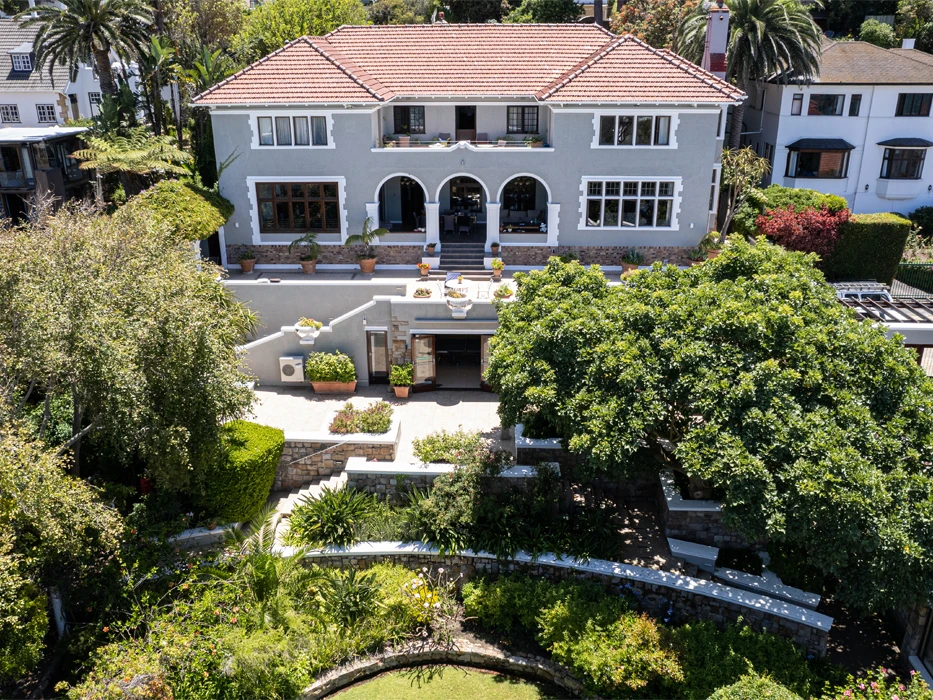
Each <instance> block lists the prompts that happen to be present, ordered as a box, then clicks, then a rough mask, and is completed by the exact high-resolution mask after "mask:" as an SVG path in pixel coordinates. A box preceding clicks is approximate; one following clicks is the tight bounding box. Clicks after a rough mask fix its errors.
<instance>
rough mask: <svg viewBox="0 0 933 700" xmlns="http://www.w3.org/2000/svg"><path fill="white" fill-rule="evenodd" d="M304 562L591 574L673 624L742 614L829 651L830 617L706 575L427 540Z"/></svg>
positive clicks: (465, 574) (453, 572)
mask: <svg viewBox="0 0 933 700" xmlns="http://www.w3.org/2000/svg"><path fill="white" fill-rule="evenodd" d="M392 547H395V548H394V549H392ZM367 548H368V549H367ZM308 561H313V562H315V563H317V564H322V565H324V566H331V567H339V568H343V569H346V568H349V567H353V568H358V569H365V568H367V567H369V566H371V565H373V564H376V563H379V562H384V561H387V562H392V563H395V564H400V565H402V566H405V567H407V568H410V569H412V570H416V569H419V568H421V567H424V566H428V567H434V566H443V567H445V569H447V571H448V572H449V575H450V576H451V578H456V577H458V576H462V579H461V581H462V582H465V581H468V580H469V579H470V578H472V577H473V576H474V575H475V574H477V573H484V574H494V575H498V574H505V573H512V572H524V573H526V574H528V575H530V576H532V577H535V578H538V577H544V578H547V579H549V580H552V581H556V580H561V579H566V578H588V579H593V580H596V581H600V582H602V583H604V584H606V585H607V587H610V588H611V589H613V590H619V589H620V588H622V587H624V588H625V589H626V590H629V591H631V592H632V593H633V595H635V596H636V598H637V599H638V600H639V601H640V604H641V608H642V609H643V610H644V611H645V612H647V613H648V614H650V615H653V616H655V617H658V618H660V619H665V618H666V619H668V620H669V621H672V622H676V621H680V620H711V621H712V622H714V623H715V624H717V625H720V626H721V625H724V624H726V623H734V622H736V621H737V620H738V619H739V618H742V619H743V620H744V621H745V622H746V623H748V624H749V625H751V626H752V627H753V628H754V629H756V630H765V631H768V632H772V633H774V634H779V635H781V636H783V637H787V638H789V639H791V640H793V641H794V642H795V643H796V644H798V645H799V646H801V647H803V648H804V649H806V651H807V652H808V653H811V654H814V655H817V656H824V655H825V654H826V642H827V637H828V634H829V628H830V626H831V625H832V618H830V617H827V616H825V615H821V614H819V613H816V612H813V611H812V610H807V609H806V608H802V607H800V606H797V605H793V604H791V603H786V602H785V601H780V600H776V599H773V598H768V597H766V596H760V595H756V594H752V593H748V592H745V591H741V590H739V589H736V588H732V587H729V586H724V585H721V584H717V583H713V582H711V581H705V580H701V579H695V578H691V577H688V576H681V575H678V574H672V573H669V572H663V571H655V570H652V569H645V568H642V567H637V566H630V565H627V564H619V563H615V562H606V561H602V560H595V559H593V560H589V561H588V562H585V563H583V562H576V561H573V560H569V559H558V558H556V557H554V556H553V555H543V556H541V557H539V558H538V559H537V560H536V561H534V560H532V558H531V557H530V556H529V555H525V554H523V553H519V554H518V555H516V557H515V558H514V559H508V560H497V559H495V557H494V556H493V555H491V554H489V553H485V552H481V553H479V554H477V553H473V552H464V553H461V554H459V555H455V556H441V555H439V554H438V553H437V552H436V550H434V549H433V548H431V547H428V546H420V545H402V544H400V543H384V542H378V543H376V542H374V543H362V544H361V545H357V546H356V547H354V548H353V550H351V551H349V552H347V551H343V552H328V551H324V552H320V551H318V552H312V553H311V554H309V558H308Z"/></svg>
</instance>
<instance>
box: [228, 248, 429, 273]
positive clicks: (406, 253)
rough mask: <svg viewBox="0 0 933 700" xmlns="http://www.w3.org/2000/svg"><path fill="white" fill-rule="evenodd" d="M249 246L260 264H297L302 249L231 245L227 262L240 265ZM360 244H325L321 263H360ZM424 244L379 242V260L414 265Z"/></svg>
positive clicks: (418, 259)
mask: <svg viewBox="0 0 933 700" xmlns="http://www.w3.org/2000/svg"><path fill="white" fill-rule="evenodd" d="M247 248H249V249H250V250H252V251H253V252H254V253H255V254H256V264H257V265H297V264H298V262H299V261H298V257H299V255H300V254H301V253H300V251H298V250H295V251H294V252H292V253H289V252H288V246H285V245H228V246H227V262H228V263H229V264H230V265H238V264H239V263H238V262H237V258H238V257H239V255H240V253H242V252H243V251H244V250H246V249H247ZM358 252H359V247H358V246H357V247H354V246H344V245H322V246H321V257H320V258H318V264H319V265H356V263H357V258H356V254H357V253H358ZM423 252H424V247H423V246H420V245H384V246H376V254H377V256H378V261H377V264H382V265H411V266H412V267H413V268H414V266H415V265H417V264H418V263H419V262H421V255H422V253H423Z"/></svg>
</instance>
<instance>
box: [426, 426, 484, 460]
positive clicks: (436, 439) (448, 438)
mask: <svg viewBox="0 0 933 700" xmlns="http://www.w3.org/2000/svg"><path fill="white" fill-rule="evenodd" d="M411 444H412V449H413V450H414V453H415V457H417V458H418V459H420V460H421V461H422V462H423V463H425V464H430V463H431V462H442V463H447V464H464V463H466V462H471V461H474V460H475V458H476V457H477V456H478V455H479V454H480V453H482V452H485V451H486V441H485V440H484V439H483V435H482V433H480V431H478V430H469V431H468V430H464V429H463V428H459V429H458V430H457V431H456V432H453V433H448V432H447V431H446V430H441V431H440V432H437V433H431V434H430V435H427V436H426V437H423V438H420V439H419V438H415V439H414V440H412V443H411Z"/></svg>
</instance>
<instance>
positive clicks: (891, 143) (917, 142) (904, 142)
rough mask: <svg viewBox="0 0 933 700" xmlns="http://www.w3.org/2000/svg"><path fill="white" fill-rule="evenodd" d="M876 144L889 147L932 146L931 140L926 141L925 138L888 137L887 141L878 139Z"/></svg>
mask: <svg viewBox="0 0 933 700" xmlns="http://www.w3.org/2000/svg"><path fill="white" fill-rule="evenodd" d="M878 145H879V146H888V147H890V148H930V147H931V146H933V141H927V140H926V139H888V140H887V141H879V142H878Z"/></svg>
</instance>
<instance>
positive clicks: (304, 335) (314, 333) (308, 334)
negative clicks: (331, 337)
mask: <svg viewBox="0 0 933 700" xmlns="http://www.w3.org/2000/svg"><path fill="white" fill-rule="evenodd" d="M323 327H324V324H323V323H321V322H320V321H315V320H314V319H313V318H305V317H304V316H302V317H301V318H300V319H299V320H298V323H296V324H295V332H296V333H297V334H298V337H299V338H301V339H302V340H305V339H311V340H313V339H314V338H317V337H318V335H320V333H321V328H323Z"/></svg>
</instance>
